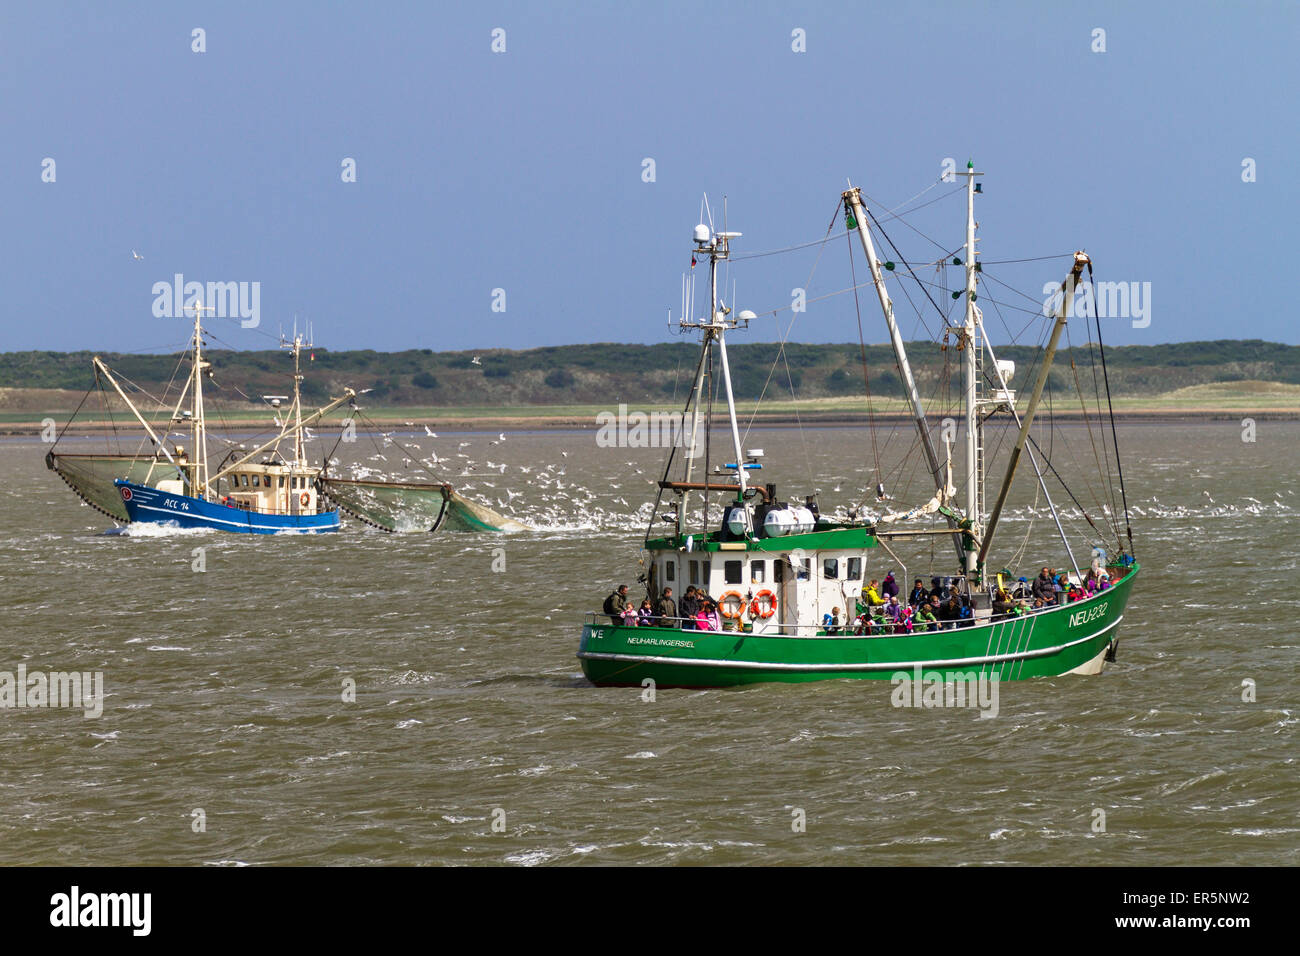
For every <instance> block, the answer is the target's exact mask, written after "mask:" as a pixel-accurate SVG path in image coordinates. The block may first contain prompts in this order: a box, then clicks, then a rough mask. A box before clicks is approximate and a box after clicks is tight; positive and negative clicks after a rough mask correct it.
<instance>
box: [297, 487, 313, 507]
mask: <svg viewBox="0 0 1300 956" xmlns="http://www.w3.org/2000/svg"><path fill="white" fill-rule="evenodd" d="M309 501H311V495H309V494H307V492H305V491H304V492H303V493H302V494H300V495H299V496H298V503H299V504H301V505H302V506H303V507H304V508H306V507H307V503H308V502H309Z"/></svg>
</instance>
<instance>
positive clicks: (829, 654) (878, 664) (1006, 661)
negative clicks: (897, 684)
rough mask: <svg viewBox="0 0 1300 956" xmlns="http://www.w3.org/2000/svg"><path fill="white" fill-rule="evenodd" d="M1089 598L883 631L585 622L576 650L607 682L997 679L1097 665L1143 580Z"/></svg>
mask: <svg viewBox="0 0 1300 956" xmlns="http://www.w3.org/2000/svg"><path fill="white" fill-rule="evenodd" d="M1137 574H1138V566H1137V565H1136V564H1135V565H1133V566H1132V568H1130V569H1129V571H1128V573H1127V574H1126V575H1125V576H1124V577H1123V578H1121V579H1120V580H1119V581H1117V582H1116V584H1115V585H1114V586H1113V587H1110V588H1107V589H1106V590H1105V591H1103V592H1101V593H1100V594H1097V595H1096V596H1094V597H1091V598H1089V599H1087V600H1084V601H1078V602H1076V603H1074V604H1069V605H1065V606H1063V607H1058V608H1053V609H1051V610H1047V611H1039V612H1038V613H1035V614H1026V615H1023V616H1020V617H1014V618H1009V619H1006V620H1002V621H998V622H996V623H993V624H986V625H980V626H975V627H964V628H957V629H955V630H945V631H932V632H923V633H912V634H903V635H884V636H818V637H792V636H766V635H763V636H756V635H754V634H746V633H740V632H736V631H720V632H719V631H683V630H678V629H676V628H660V627H622V626H616V625H612V624H599V623H597V624H588V625H586V626H585V627H584V628H583V631H582V642H581V645H580V647H579V650H578V658H579V659H580V660H581V662H582V671H583V673H584V674H585V675H586V676H587V679H588V680H590V681H591V682H592V683H594V684H598V685H602V686H640V685H641V684H642V683H643V682H644V681H645V680H646V679H647V678H649V679H651V680H653V681H654V682H655V684H656V685H658V686H660V687H732V686H736V685H740V684H757V683H765V682H770V681H782V682H801V681H813V680H833V679H837V678H877V679H879V678H883V679H890V678H893V677H894V676H895V675H897V674H899V673H906V674H908V675H909V676H911V675H912V674H913V673H914V671H915V669H917V668H920V669H921V670H922V671H924V672H925V675H926V677H930V676H931V675H936V674H938V675H942V678H943V679H944V680H945V681H946V680H958V679H968V678H970V677H972V676H977V677H978V676H983V677H986V678H989V679H992V678H994V677H996V678H997V679H999V680H1004V681H1005V680H1024V679H1027V678H1030V677H1055V676H1057V675H1060V674H1066V673H1069V672H1077V673H1099V672H1100V670H1101V668H1102V667H1103V666H1104V664H1105V661H1106V659H1107V656H1108V655H1109V654H1110V653H1111V652H1112V651H1113V648H1114V644H1115V642H1116V641H1118V637H1119V633H1118V632H1119V624H1120V621H1121V620H1123V617H1124V608H1125V605H1126V604H1127V603H1128V598H1129V595H1130V593H1131V592H1132V589H1133V583H1134V581H1135V580H1136V578H1137Z"/></svg>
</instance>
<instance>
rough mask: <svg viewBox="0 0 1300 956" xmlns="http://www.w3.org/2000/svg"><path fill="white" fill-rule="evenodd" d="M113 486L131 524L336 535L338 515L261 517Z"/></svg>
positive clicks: (126, 484)
mask: <svg viewBox="0 0 1300 956" xmlns="http://www.w3.org/2000/svg"><path fill="white" fill-rule="evenodd" d="M114 484H116V485H117V488H118V492H119V494H120V495H121V497H122V504H123V506H124V507H125V508H126V512H127V515H128V516H130V519H131V521H132V522H140V523H143V524H167V525H175V526H176V527H180V528H208V529H211V530H213V531H230V532H234V533H236V534H289V533H298V534H317V533H320V532H325V531H337V530H338V528H339V515H338V512H337V511H326V512H323V513H320V514H301V515H277V514H264V513H261V512H257V511H248V510H245V509H243V508H231V507H230V506H229V505H223V504H219V503H217V502H215V501H204V500H202V499H200V498H193V497H190V496H189V495H178V494H175V493H173V492H169V491H161V490H159V489H158V488H151V487H149V486H148V485H141V484H137V483H135V482H132V481H125V480H123V479H118V480H117V481H116V482H114Z"/></svg>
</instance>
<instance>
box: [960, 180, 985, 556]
mask: <svg viewBox="0 0 1300 956" xmlns="http://www.w3.org/2000/svg"><path fill="white" fill-rule="evenodd" d="M962 175H964V176H965V177H966V246H965V248H966V255H965V265H966V318H965V322H964V324H963V325H962V328H961V332H960V337H959V341H960V347H961V349H962V353H963V354H962V392H963V394H964V396H965V406H966V517H967V518H968V519H969V520H970V522H971V528H970V530H971V533H972V534H973V535H975V537H976V538H977V539H978V538H979V537H980V534H981V531H982V530H983V527H982V526H983V522H984V515H983V512H982V506H983V504H984V488H983V484H984V469H983V468H982V467H981V465H982V462H981V461H980V452H981V451H982V446H983V433H984V426H983V424H982V423H981V422H980V418H979V369H978V368H977V366H976V363H977V361H978V359H979V342H978V339H977V336H978V335H979V328H978V326H977V324H976V321H975V256H976V251H975V193H976V188H975V177H976V176H982V175H984V174H983V173H977V172H975V164H974V163H973V162H971V161H970V160H967V162H966V172H965V173H963V174H962ZM982 557H983V549H982V550H981V552H980V558H982ZM963 561H964V563H965V570H966V573H967V574H970V573H972V572H974V571H975V570H976V568H977V567H978V566H979V562H978V561H977V560H976V555H975V552H974V551H967V552H965V553H964V555H963Z"/></svg>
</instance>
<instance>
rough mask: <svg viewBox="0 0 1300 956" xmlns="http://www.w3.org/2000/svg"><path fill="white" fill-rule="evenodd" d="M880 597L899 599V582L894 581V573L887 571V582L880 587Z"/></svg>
mask: <svg viewBox="0 0 1300 956" xmlns="http://www.w3.org/2000/svg"><path fill="white" fill-rule="evenodd" d="M880 596H881V597H883V598H885V599H886V600H888V599H889V598H893V597H898V582H897V581H895V580H894V572H893V571H886V572H885V580H884V582H883V583H882V584H881V585H880Z"/></svg>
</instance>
